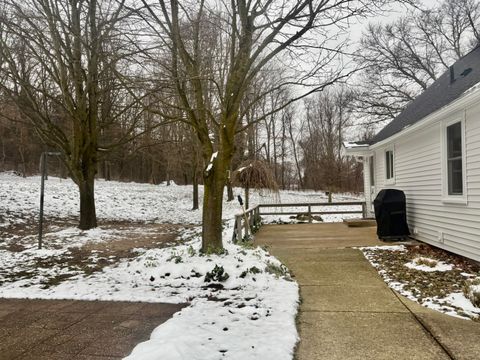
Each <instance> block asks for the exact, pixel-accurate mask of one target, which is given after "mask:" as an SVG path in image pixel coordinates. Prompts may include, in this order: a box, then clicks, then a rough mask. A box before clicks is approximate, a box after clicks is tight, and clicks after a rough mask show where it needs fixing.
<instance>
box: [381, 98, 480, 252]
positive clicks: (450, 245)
mask: <svg viewBox="0 0 480 360" xmlns="http://www.w3.org/2000/svg"><path fill="white" fill-rule="evenodd" d="M454 115H457V116H458V114H454ZM462 115H463V112H462ZM444 120H446V121H448V119H444ZM464 126H465V131H464V134H465V135H464V136H465V138H464V140H465V145H464V147H465V157H464V158H465V161H464V163H463V164H462V166H463V167H464V170H465V177H466V179H464V180H465V181H464V184H465V185H464V186H465V188H464V189H463V193H464V194H466V195H465V196H466V197H467V196H468V198H467V199H466V200H468V201H466V202H465V203H458V204H456V203H448V202H444V201H443V200H444V184H445V182H444V180H443V179H442V172H443V171H442V162H443V161H444V157H443V156H442V151H443V150H444V149H442V146H443V145H442V130H443V129H445V123H444V122H443V120H442V121H438V122H437V123H435V124H434V125H431V126H429V127H428V128H424V129H422V130H419V131H417V132H415V133H414V134H413V135H410V134H409V135H404V136H401V137H399V138H397V139H396V140H395V144H393V143H390V144H386V145H385V146H384V147H382V148H377V149H376V150H375V154H376V159H377V160H380V159H382V160H381V161H377V162H376V170H377V171H376V178H375V180H376V191H377V192H378V191H379V190H381V189H383V188H387V187H388V188H396V189H400V190H403V191H405V194H406V196H407V221H408V224H409V227H410V231H411V232H412V236H413V237H414V238H416V239H418V240H420V241H424V242H427V243H430V244H432V245H435V246H438V247H441V248H444V249H446V250H449V251H452V252H455V253H458V254H460V255H464V256H467V257H469V258H473V259H475V260H477V261H480V105H476V106H475V107H471V108H469V109H467V110H466V112H465V120H464ZM393 145H394V146H395V184H394V185H391V184H387V183H386V182H385V175H384V174H385V173H386V167H385V166H386V165H385V155H384V154H385V151H386V150H388V149H389V148H391V147H392V146H393Z"/></svg>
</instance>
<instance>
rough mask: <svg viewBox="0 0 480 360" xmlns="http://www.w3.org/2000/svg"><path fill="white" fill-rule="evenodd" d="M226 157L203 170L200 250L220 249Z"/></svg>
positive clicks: (221, 246) (221, 245) (221, 247)
mask: <svg viewBox="0 0 480 360" xmlns="http://www.w3.org/2000/svg"><path fill="white" fill-rule="evenodd" d="M226 163H229V162H228V160H226V159H222V158H220V159H218V160H217V161H215V164H214V166H213V167H212V169H210V171H206V172H204V182H203V184H204V185H203V186H204V194H203V214H202V220H203V227H202V251H203V252H211V251H214V252H216V251H221V250H222V249H223V244H222V206H223V190H224V188H225V183H226V169H227V167H226V166H225V164H226Z"/></svg>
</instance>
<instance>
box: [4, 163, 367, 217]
mask: <svg viewBox="0 0 480 360" xmlns="http://www.w3.org/2000/svg"><path fill="white" fill-rule="evenodd" d="M39 188H40V177H39V176H32V177H27V178H25V179H24V178H21V177H19V176H16V175H13V174H11V173H0V206H1V207H0V226H1V225H3V226H6V225H8V224H21V223H25V222H27V221H29V220H30V221H36V219H37V217H38V211H39V210H38V208H39V205H38V204H39V196H40V195H39ZM235 191H236V195H237V194H238V195H242V196H243V191H242V190H241V189H235ZM202 194H203V188H202V186H200V198H201V197H202ZM95 198H96V210H97V216H98V219H99V220H100V221H102V220H109V221H115V220H122V221H135V222H154V223H162V224H164V223H173V224H197V225H199V224H201V220H202V214H201V211H200V210H195V211H192V210H191V209H192V188H191V186H180V185H175V184H172V185H170V186H167V185H166V184H160V185H149V184H139V183H133V182H131V183H123V182H116V181H104V180H102V179H100V180H97V181H96V183H95ZM356 200H358V197H356V196H355V195H352V194H334V195H333V201H356ZM326 201H327V196H326V195H325V193H324V192H311V191H310V192H298V191H280V193H279V194H278V195H272V194H264V195H262V194H260V193H258V192H252V194H251V197H250V203H251V205H255V204H258V203H278V202H282V203H294V202H295V203H298V202H326ZM223 207H224V212H223V217H224V219H226V220H230V219H232V217H233V215H234V214H237V213H239V212H240V211H241V209H240V207H239V205H238V203H237V201H231V202H227V201H225V202H224V206H223ZM78 210H79V197H78V190H77V187H76V185H74V184H73V182H72V181H71V180H69V179H61V178H55V177H49V179H48V180H47V181H46V182H45V216H46V217H51V218H61V219H66V218H69V219H72V218H76V217H77V216H78ZM345 210H348V209H345ZM302 211H305V210H302ZM329 221H330V220H329ZM337 221H338V220H337Z"/></svg>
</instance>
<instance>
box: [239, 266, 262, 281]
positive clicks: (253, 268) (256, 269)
mask: <svg viewBox="0 0 480 360" xmlns="http://www.w3.org/2000/svg"><path fill="white" fill-rule="evenodd" d="M261 272H262V270H260V269H259V268H257V267H256V266H252V267H251V268H250V269H247V270H245V271H244V272H242V273H241V274H240V278H242V279H243V278H245V277H246V276H247V274H248V273H250V274H253V275H255V274H260V273H261Z"/></svg>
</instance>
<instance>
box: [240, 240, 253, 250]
mask: <svg viewBox="0 0 480 360" xmlns="http://www.w3.org/2000/svg"><path fill="white" fill-rule="evenodd" d="M240 246H241V247H242V248H244V249H247V250H252V249H255V248H256V246H255V245H253V242H252V241H248V240H247V241H242V242H240Z"/></svg>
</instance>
